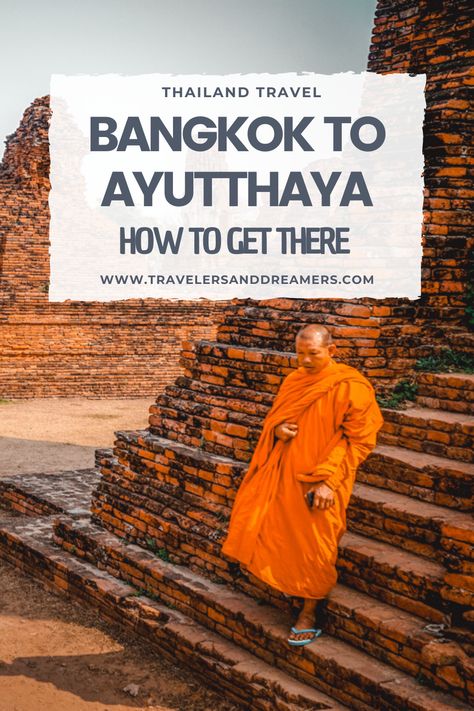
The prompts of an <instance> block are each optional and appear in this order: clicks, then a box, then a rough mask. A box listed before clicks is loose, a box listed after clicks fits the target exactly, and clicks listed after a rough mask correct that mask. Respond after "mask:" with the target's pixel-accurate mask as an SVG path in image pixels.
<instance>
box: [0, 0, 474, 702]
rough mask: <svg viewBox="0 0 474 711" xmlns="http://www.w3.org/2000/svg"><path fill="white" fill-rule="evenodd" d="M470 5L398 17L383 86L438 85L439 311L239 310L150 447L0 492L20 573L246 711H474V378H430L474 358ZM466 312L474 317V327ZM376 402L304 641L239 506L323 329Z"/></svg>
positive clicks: (432, 305) (120, 442)
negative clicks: (437, 357) (241, 553)
mask: <svg viewBox="0 0 474 711" xmlns="http://www.w3.org/2000/svg"><path fill="white" fill-rule="evenodd" d="M467 13H468V10H467V3H464V2H459V3H456V4H454V3H441V2H415V1H414V0H406V1H404V2H386V1H385V0H380V1H379V2H378V6H377V11H376V17H375V24H374V30H373V39H372V45H371V48H370V55H369V69H370V70H372V71H377V72H390V71H397V72H424V73H426V74H427V88H426V101H427V112H426V124H425V156H426V168H425V185H426V200H425V223H424V233H423V239H424V257H423V294H422V296H421V298H420V299H419V300H418V301H417V302H413V301H411V302H409V301H404V300H402V299H391V300H384V301H374V300H367V299H366V300H353V301H338V300H329V301H322V300H317V301H308V300H306V301H303V300H295V299H291V300H290V299H280V300H276V299H273V300H269V301H264V302H263V301H260V302H254V301H239V302H235V303H233V304H231V305H228V306H227V307H226V309H225V314H224V318H223V320H222V321H221V323H220V324H219V326H218V329H217V333H216V336H215V339H214V340H199V341H193V340H192V339H190V340H189V341H188V342H187V343H185V344H184V346H183V349H182V353H181V364H182V366H183V368H184V370H183V374H182V375H180V376H179V377H178V378H177V379H176V380H175V382H174V383H173V384H170V385H168V386H167V387H166V388H165V391H164V392H163V393H161V394H160V395H159V396H158V397H157V399H156V402H155V403H154V404H152V405H151V407H150V418H149V427H148V428H147V429H146V430H142V431H124V432H117V433H116V441H115V445H114V447H113V449H110V450H99V451H97V456H96V461H97V467H96V468H95V469H92V470H82V471H78V472H63V473H61V474H53V475H49V476H44V475H41V474H38V475H29V476H23V477H16V478H11V479H9V480H5V479H4V480H0V502H1V503H2V504H3V506H4V507H5V509H8V510H5V511H4V512H3V513H2V514H1V520H0V554H1V555H2V557H4V558H5V559H7V560H9V561H11V562H12V563H13V564H15V565H17V566H19V567H21V568H22V569H23V570H25V571H27V572H28V573H30V574H32V575H34V576H35V577H37V578H38V579H39V580H41V581H42V582H43V584H44V585H45V586H46V587H48V588H50V589H52V590H56V591H62V592H64V593H65V594H67V595H70V596H71V597H73V598H77V599H80V600H85V601H87V602H89V603H90V604H92V605H95V606H96V607H98V608H99V609H100V610H101V613H102V614H103V615H104V617H106V618H108V619H112V620H117V621H119V622H120V623H121V624H123V625H124V626H126V627H127V628H128V629H130V630H133V631H134V633H135V634H138V635H140V636H141V637H142V638H144V639H147V640H148V641H149V643H150V645H152V646H153V647H154V648H155V649H156V650H157V653H158V654H164V655H166V656H169V657H170V658H172V659H178V660H181V661H183V662H185V663H186V664H187V665H189V667H190V668H193V669H195V670H198V671H200V672H201V674H202V679H203V681H207V682H208V683H209V684H212V685H213V686H215V687H217V688H219V689H221V690H222V693H223V694H225V695H226V696H227V697H228V698H229V699H232V700H234V701H235V702H236V703H238V704H239V705H240V706H241V707H242V708H244V709H252V710H253V709H266V710H267V711H271V710H273V709H281V710H285V711H299V710H300V709H307V710H309V709H313V710H314V709H334V710H336V709H338V710H339V709H356V710H358V711H372V710H374V709H376V710H380V711H386V710H387V711H388V710H390V711H401V710H402V709H403V711H405V710H406V711H448V710H454V709H459V710H466V711H467V709H469V708H472V703H473V701H474V664H473V661H472V653H473V651H474V636H473V633H472V622H473V621H474V612H473V597H474V592H473V590H474V585H473V582H474V576H473V546H472V543H473V541H474V530H473V529H474V527H473V523H472V516H471V514H470V512H471V511H472V481H473V477H474V446H473V445H474V416H473V414H472V413H473V403H474V375H469V374H467V373H462V372H458V373H433V372H422V371H419V370H417V369H416V368H415V361H416V359H417V358H419V357H420V356H426V355H430V354H433V353H436V352H437V351H439V349H441V348H442V347H445V346H449V347H451V348H452V349H456V350H458V351H461V352H464V353H468V352H470V349H472V344H473V334H472V331H470V330H469V328H468V321H469V319H468V318H467V315H468V314H469V304H470V301H469V299H470V296H469V290H468V289H467V287H466V285H467V274H468V272H469V269H470V266H469V263H470V249H472V242H470V241H469V239H468V233H467V230H468V225H467V220H468V199H469V197H470V195H471V194H472V190H471V191H470V188H469V184H468V179H467V175H468V170H469V157H468V151H467V146H468V145H469V128H470V123H469V122H468V119H469V115H468V112H467V108H468V105H467V98H466V97H467V89H468V87H469V83H470V82H471V83H472V78H470V76H471V77H472V73H470V70H469V64H468V60H467V56H466V55H467V46H468V33H469V29H470V27H472V22H471V23H469V22H468V16H467ZM466 307H467V308H466ZM319 322H323V323H325V324H328V325H329V326H330V327H331V330H332V332H333V335H334V337H335V340H336V343H337V345H338V355H337V358H340V359H341V360H344V361H345V362H348V363H350V364H354V365H356V366H357V367H359V368H360V369H361V370H363V372H364V373H365V374H367V375H368V376H369V377H370V379H371V380H372V382H373V383H374V385H375V386H376V388H377V389H378V390H384V389H386V388H388V387H389V386H391V385H393V383H395V382H397V381H399V380H401V379H403V378H406V377H407V376H410V377H414V378H416V382H417V386H418V390H417V395H416V400H415V401H414V402H413V403H411V405H412V406H411V407H408V408H406V409H395V408H389V407H384V408H383V409H382V412H383V415H384V420H385V423H384V426H383V428H382V430H381V432H380V433H379V437H378V443H377V447H376V448H375V450H374V451H373V452H372V453H371V455H370V456H369V458H368V459H367V460H366V462H364V464H363V465H362V467H361V468H360V470H359V472H358V476H357V482H356V484H355V487H354V493H353V496H352V499H351V503H350V506H349V509H348V531H347V533H346V534H345V535H344V536H343V538H342V540H341V544H340V547H339V559H338V573H339V579H338V583H337V585H336V586H335V588H334V589H333V591H332V592H331V593H330V595H329V597H328V599H327V601H326V604H325V606H324V609H323V610H321V613H322V615H323V620H324V634H323V635H322V636H321V637H320V638H319V639H318V640H316V641H315V642H313V643H312V644H310V645H308V646H303V647H300V648H298V647H290V646H289V645H288V643H287V641H286V639H287V633H288V629H289V625H290V623H291V621H292V613H293V614H294V613H295V611H296V609H298V608H299V604H297V601H296V600H295V599H292V598H287V597H285V596H284V595H282V594H280V593H279V592H278V591H276V590H274V589H272V588H270V587H269V586H267V585H266V584H264V583H263V582H262V581H260V580H258V579H256V578H255V577H253V576H252V575H251V574H248V573H247V572H245V571H244V570H242V569H240V567H239V566H238V565H235V564H231V563H230V562H229V561H228V560H227V559H226V558H224V557H223V555H222V554H221V541H222V540H223V539H224V537H225V532H226V528H227V524H228V521H229V516H230V512H231V509H232V504H233V501H234V499H235V493H236V490H237V488H238V486H239V483H240V481H241V479H242V476H243V474H244V472H245V470H246V466H247V464H248V461H249V460H250V457H251V454H252V451H253V449H254V447H255V443H256V441H257V437H258V434H259V432H260V428H261V423H262V419H263V418H264V416H265V413H266V412H267V411H268V408H269V406H270V405H271V402H272V400H273V398H274V395H275V393H276V391H277V389H278V386H279V384H280V382H281V380H282V378H283V377H284V376H285V375H286V374H287V373H289V372H290V371H291V369H292V368H293V367H294V366H295V359H294V354H293V352H292V349H293V339H294V335H295V333H296V331H297V330H298V328H299V327H300V326H301V325H303V324H305V323H319Z"/></svg>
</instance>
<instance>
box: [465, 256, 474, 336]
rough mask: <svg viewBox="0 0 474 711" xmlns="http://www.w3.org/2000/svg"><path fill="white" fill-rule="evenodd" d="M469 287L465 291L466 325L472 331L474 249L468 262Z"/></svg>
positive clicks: (473, 325) (473, 329)
mask: <svg viewBox="0 0 474 711" xmlns="http://www.w3.org/2000/svg"><path fill="white" fill-rule="evenodd" d="M466 276H467V287H466V291H465V293H464V298H465V300H466V308H465V310H464V313H465V317H466V326H467V327H468V329H469V330H470V331H474V249H473V250H471V252H470V254H469V258H468V262H467V275H466Z"/></svg>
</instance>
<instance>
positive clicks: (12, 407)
mask: <svg viewBox="0 0 474 711" xmlns="http://www.w3.org/2000/svg"><path fill="white" fill-rule="evenodd" d="M152 402H153V400H152V398H147V399H133V400H88V399H80V398H71V399H64V398H51V399H47V398H38V399H35V400H6V401H5V400H3V401H2V400H0V437H1V445H0V476H2V474H3V475H6V474H8V475H10V476H11V475H12V474H25V473H34V472H53V471H56V472H57V471H62V470H65V469H81V468H82V469H84V468H86V467H92V466H94V450H95V449H96V448H97V447H111V446H112V445H113V443H114V431H115V430H135V429H142V428H145V427H147V426H148V408H149V407H150V405H151V404H152Z"/></svg>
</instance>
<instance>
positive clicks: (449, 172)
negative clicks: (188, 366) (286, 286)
mask: <svg viewBox="0 0 474 711" xmlns="http://www.w3.org/2000/svg"><path fill="white" fill-rule="evenodd" d="M472 24H473V23H472V20H470V19H469V14H468V3H467V2H465V1H464V0H460V1H459V2H456V3H445V2H433V1H432V2H427V1H426V0H422V1H420V2H416V1H415V0H406V1H401V2H397V3H393V2H390V1H388V0H380V1H379V2H378V5H377V10H376V17H375V22H374V28H373V34H372V42H371V45H370V54H369V61H368V69H369V70H370V71H374V72H377V73H384V72H412V73H426V75H427V85H426V105H427V108H426V117H425V125H424V154H425V171H424V180H425V199H424V224H423V233H422V240H423V261H422V294H421V297H420V298H419V299H418V300H415V301H409V300H408V299H384V300H378V301H377V300H373V299H351V300H349V301H344V300H338V299H329V300H307V299H306V300H304V299H273V300H267V301H261V302H256V301H252V300H249V299H247V300H245V299H241V300H233V302H231V303H228V304H227V305H226V304H223V303H222V302H221V303H215V302H214V303H213V302H204V303H202V304H196V303H190V302H178V303H177V302H166V301H153V300H127V301H123V302H114V303H108V304H101V303H90V302H66V303H64V304H50V303H49V302H48V300H47V284H48V278H49V276H48V269H49V266H48V190H49V181H48V170H49V160H48V150H47V148H48V139H47V129H48V119H49V106H48V97H43V98H40V99H37V100H36V101H34V102H33V104H32V105H31V106H30V107H29V108H28V109H27V110H26V112H25V115H24V118H23V121H22V123H21V125H20V127H19V129H18V130H17V131H16V133H15V134H13V135H12V136H10V137H9V140H8V144H7V150H6V153H5V158H4V161H3V164H2V166H1V169H0V221H1V223H2V225H5V229H4V230H2V231H1V232H0V240H3V242H0V307H1V308H0V353H1V355H0V394H3V396H10V397H14V396H17V397H27V396H34V395H36V396H40V395H42V396H46V395H50V396H55V395H56V396H57V395H74V394H81V395H90V396H102V397H104V396H114V395H129V396H134V395H138V394H142V395H151V394H153V395H155V394H156V393H157V391H159V390H161V389H162V386H163V385H164V384H167V383H170V382H173V381H174V379H175V377H176V375H177V374H178V373H179V372H180V371H179V365H178V364H177V359H178V352H179V348H180V343H181V341H182V340H199V339H205V340H215V339H216V338H217V340H218V341H224V342H227V341H234V342H235V341H238V342H241V343H243V344H245V345H251V346H257V347H260V346H263V345H265V346H266V347H268V346H269V345H271V347H272V348H275V349H278V350H283V351H291V350H292V348H293V336H294V333H295V331H296V330H297V328H298V327H299V325H301V324H302V323H306V322H324V323H326V324H329V325H330V326H332V327H333V332H334V335H335V337H336V342H337V344H338V345H339V347H340V351H339V353H340V356H341V357H342V358H343V359H345V360H346V361H347V362H349V363H352V364H354V365H357V366H358V367H361V368H362V369H363V370H365V371H366V373H367V374H368V375H369V376H370V377H373V378H375V379H377V378H380V379H381V380H382V381H383V382H384V383H386V382H387V381H390V380H392V381H393V379H399V378H400V377H402V376H403V375H406V374H408V372H409V371H410V368H411V367H412V366H413V363H414V361H415V359H416V358H417V357H420V356H422V355H428V354H430V353H431V352H432V351H433V350H437V349H439V348H441V347H444V346H449V347H451V348H453V349H456V350H461V351H470V350H471V349H472V347H473V345H474V336H473V334H472V332H471V333H470V332H469V331H468V328H467V320H466V314H465V307H466V287H467V270H468V263H469V259H470V258H471V261H472V254H473V250H474V238H473V237H471V236H469V235H470V232H469V228H470V224H471V223H472V218H471V217H470V212H469V208H470V200H472V196H473V191H472V186H471V187H470V184H469V180H470V176H469V171H470V170H472V157H471V156H470V155H469V152H468V146H469V145H470V129H471V124H472V114H470V113H469V111H468V100H467V92H468V90H469V88H470V86H471V85H472V83H473V81H474V80H473V78H472V69H471V67H470V57H469V52H468V50H467V48H468V46H469V41H468V35H469V32H470V30H471V31H472ZM243 314H245V319H244V320H243V319H242V315H243ZM224 318H225V322H224ZM218 322H219V323H223V325H222V326H221V328H220V329H219V332H218V333H217V332H216V324H217V323H218ZM236 329H237V333H236ZM216 333H217V335H216Z"/></svg>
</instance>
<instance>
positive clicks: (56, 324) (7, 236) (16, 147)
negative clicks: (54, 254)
mask: <svg viewBox="0 0 474 711" xmlns="http://www.w3.org/2000/svg"><path fill="white" fill-rule="evenodd" d="M49 117H50V109H49V97H48V96H45V97H42V98H40V99H36V100H35V101H34V102H33V104H32V105H31V106H30V107H29V108H28V109H27V110H26V111H25V113H24V116H23V119H22V121H21V123H20V126H19V128H18V129H17V130H16V131H15V133H13V134H12V135H11V136H9V137H8V140H7V145H6V150H5V155H4V158H3V162H2V164H1V165H0V225H1V227H0V397H7V398H9V397H11V398H25V397H28V398H29V397H73V396H82V397H101V398H106V397H140V396H147V395H156V393H157V392H158V391H159V390H160V389H162V388H163V387H164V386H165V385H166V384H168V383H171V382H173V381H174V379H175V378H176V376H177V375H178V374H179V373H180V372H181V369H180V367H179V364H178V359H179V351H180V347H181V342H182V341H183V340H184V339H188V338H192V339H194V338H213V337H214V336H215V332H216V324H217V322H218V320H219V317H220V312H221V310H222V303H223V302H220V303H219V302H213V301H208V300H201V301H194V302H193V301H187V302H186V301H170V300H169V301H166V300H158V299H127V300H125V301H115V302H108V303H101V302H84V301H65V302H61V303H50V302H49V301H48V285H49V207H48V195H49V189H50V184H49V143H48V127H49Z"/></svg>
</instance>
